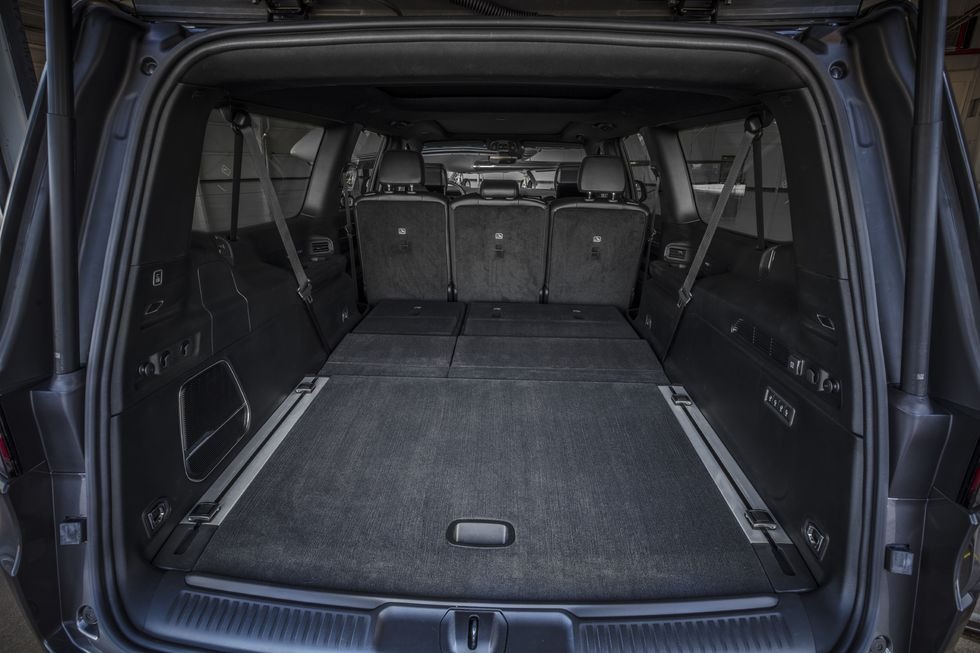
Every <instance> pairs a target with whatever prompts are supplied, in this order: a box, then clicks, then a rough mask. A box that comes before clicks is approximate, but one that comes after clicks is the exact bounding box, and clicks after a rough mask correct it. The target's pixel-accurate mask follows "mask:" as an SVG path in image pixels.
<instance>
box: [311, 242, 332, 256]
mask: <svg viewBox="0 0 980 653" xmlns="http://www.w3.org/2000/svg"><path fill="white" fill-rule="evenodd" d="M333 252H334V249H333V240H331V239H330V238H311V239H310V256H327V255H329V254H333Z"/></svg>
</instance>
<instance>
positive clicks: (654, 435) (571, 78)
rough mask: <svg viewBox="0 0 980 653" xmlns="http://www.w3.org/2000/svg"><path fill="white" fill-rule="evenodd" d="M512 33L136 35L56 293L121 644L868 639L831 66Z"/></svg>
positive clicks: (856, 300) (804, 46) (860, 338)
mask: <svg viewBox="0 0 980 653" xmlns="http://www.w3.org/2000/svg"><path fill="white" fill-rule="evenodd" d="M88 11H89V14H88V15H87V17H86V18H85V20H87V21H89V22H88V23H86V24H88V25H91V26H92V27H91V28H90V29H95V28H96V27H97V26H100V25H101V26H103V27H104V28H105V29H109V28H108V27H105V26H106V25H114V26H115V27H113V29H117V28H118V29H129V27H125V25H128V23H125V19H124V18H120V17H119V16H118V15H116V14H115V13H113V12H111V11H109V10H107V9H105V8H102V9H99V8H93V9H90V10H88ZM523 25H524V23H517V22H508V21H506V20H504V21H487V20H474V21H471V22H470V23H468V24H467V23H459V22H456V23H453V22H445V23H443V22H440V21H438V20H435V21H425V20H421V19H420V20H408V19H406V20H405V21H403V22H399V23H391V22H384V21H372V20H362V21H343V20H340V21H328V22H326V23H322V24H313V23H308V24H296V25H286V24H278V23H277V24H271V23H270V24H268V25H253V26H247V27H227V28H220V29H214V30H204V31H201V32H200V33H198V32H195V31H194V29H192V28H187V29H184V30H183V31H177V30H174V31H173V32H172V33H171V31H168V30H170V29H171V27H168V26H167V25H166V24H165V23H160V24H156V25H155V24H152V23H146V24H141V27H140V28H139V29H141V30H146V35H145V36H144V37H143V40H141V41H140V43H141V45H140V48H143V49H142V50H139V52H140V53H141V54H140V56H141V57H144V56H145V57H155V58H156V59H158V60H159V61H160V62H161V63H160V66H159V67H157V68H152V69H149V70H144V71H143V72H142V73H139V74H140V75H142V77H139V78H136V77H134V78H133V79H132V80H130V81H128V82H127V85H125V86H124V88H123V89H122V90H121V92H120V98H130V100H131V102H132V103H131V104H129V105H128V106H129V109H125V108H119V111H120V112H121V114H125V115H121V114H120V115H118V116H115V115H114V116H113V117H111V120H108V122H107V123H106V125H107V127H106V129H109V130H117V131H118V132H119V133H123V132H126V133H127V134H129V136H127V138H129V139H131V140H130V142H131V143H132V146H131V148H130V149H129V150H127V155H126V156H127V157H130V158H128V159H125V161H126V162H127V163H126V164H125V165H123V161H124V160H123V159H118V160H117V159H113V158H111V157H110V154H106V155H105V156H106V157H107V159H106V162H105V165H106V166H109V167H111V166H113V165H116V168H113V169H114V170H116V172H117V173H118V174H115V175H105V174H100V175H99V176H97V177H96V178H93V181H92V184H91V191H90V196H89V198H88V200H87V201H88V202H89V203H90V205H92V206H100V204H99V202H100V201H101V199H102V198H106V197H115V196H116V194H118V193H125V198H126V201H125V202H122V201H120V203H119V205H118V206H119V208H118V209H117V213H116V214H115V215H114V217H113V222H112V226H111V228H110V227H109V226H108V224H107V225H106V226H105V228H104V229H101V230H94V226H93V231H92V232H91V233H89V232H86V236H85V237H84V238H83V239H82V240H81V243H82V245H81V255H80V261H79V274H80V275H82V277H85V275H86V274H87V271H95V270H98V271H101V270H103V268H104V269H105V271H106V274H107V275H109V274H110V271H111V275H112V279H113V281H112V282H111V283H110V282H108V281H107V282H105V283H106V284H107V285H105V286H104V287H103V288H102V289H101V290H99V291H98V293H96V290H94V289H90V288H89V287H88V286H85V287H83V288H81V293H82V299H81V304H80V305H81V306H82V311H83V315H82V319H81V323H82V330H83V331H86V330H88V333H83V334H82V342H83V343H88V342H90V341H91V342H92V343H93V345H92V350H91V352H89V351H84V352H83V355H84V356H91V359H90V362H89V363H88V365H89V367H90V369H91V370H92V371H91V372H90V378H91V380H92V382H93V383H94V384H97V386H98V388H97V393H98V397H99V401H100V402H102V403H101V404H99V412H98V414H99V415H100V416H101V417H98V418H93V420H94V421H93V422H92V424H91V432H92V433H93V434H97V435H93V436H92V437H93V441H92V442H93V444H92V446H93V449H92V451H91V456H93V457H92V459H91V460H93V461H94V462H92V463H91V465H93V468H92V473H93V476H92V478H93V479H98V480H97V481H93V482H94V483H95V485H94V487H95V490H93V491H96V492H97V493H98V496H99V497H100V502H99V503H98V506H97V507H96V510H101V511H102V512H101V514H100V515H99V520H98V521H97V518H96V516H95V515H94V512H93V515H92V517H91V518H90V523H91V524H93V527H92V530H91V537H92V538H93V539H92V542H93V547H94V546H96V544H95V543H97V546H98V549H97V550H98V551H99V554H98V555H100V556H101V557H100V558H99V560H100V565H101V566H100V567H99V569H100V573H102V574H104V576H105V579H106V587H107V588H108V589H107V590H106V592H105V595H104V597H103V598H101V599H100V601H101V600H103V599H104V605H105V606H111V611H112V614H113V617H112V619H113V620H114V621H112V623H115V624H117V626H114V628H115V627H118V629H119V630H118V631H112V632H119V633H122V635H119V636H120V637H122V636H125V638H126V639H127V640H128V641H131V642H137V643H138V644H139V647H140V648H145V649H157V648H159V649H166V648H167V647H170V646H174V645H178V644H179V645H185V646H194V647H200V648H205V649H217V650H255V651H313V650H372V651H396V650H397V651H402V650H420V651H422V650H425V651H434V650H442V651H464V650H476V651H484V652H488V653H489V652H496V651H503V650H505V649H506V650H507V651H518V650H544V648H542V647H543V646H545V645H544V644H543V643H544V642H547V646H549V647H551V649H549V650H568V651H571V650H576V651H640V650H651V651H652V650H656V651H687V650H695V648H696V647H695V648H692V647H694V644H693V642H699V643H700V644H699V646H703V649H701V648H698V649H697V650H713V651H741V650H752V651H816V650H828V649H830V648H831V647H833V646H836V645H837V644H838V643H839V642H841V641H845V640H847V641H849V640H848V638H850V637H853V636H855V632H857V629H858V624H857V623H856V622H855V621H854V620H855V619H856V618H857V617H856V615H862V614H863V610H864V605H865V604H864V603H861V601H863V600H865V597H864V595H863V594H862V593H861V592H862V591H863V590H862V588H864V587H866V586H867V583H866V580H867V579H866V577H865V576H864V574H869V573H872V571H874V573H877V571H876V570H877V568H878V566H875V567H874V570H872V571H869V569H870V567H869V565H868V560H867V556H868V555H869V553H868V551H869V545H868V544H867V542H866V541H865V539H864V538H866V537H867V532H866V528H867V527H869V524H872V523H876V522H874V520H875V519H877V517H876V516H874V515H871V514H869V513H868V508H867V506H868V501H870V497H871V495H872V493H873V490H874V487H875V485H874V483H875V482H876V481H873V477H872V476H871V475H870V474H871V473H872V471H873V469H877V468H876V467H874V466H873V465H876V464H877V463H875V462H874V461H873V460H871V459H870V458H869V451H868V448H867V447H868V442H869V440H868V437H867V436H868V431H869V428H871V425H872V424H873V423H874V422H873V419H872V413H873V409H872V407H870V404H869V402H870V400H869V399H868V397H869V396H870V395H869V393H871V392H872V390H873V389H875V388H877V384H878V377H877V376H876V373H874V372H873V371H871V368H870V367H869V366H870V365H871V362H872V358H871V354H869V353H868V352H869V351H870V350H869V349H868V344H867V341H866V339H867V332H866V331H865V325H864V320H865V315H866V313H865V312H864V304H863V302H865V300H866V298H865V297H864V296H863V295H862V294H861V290H860V287H859V286H858V285H857V280H858V279H863V277H862V276H861V275H862V274H863V273H862V272H861V271H860V269H859V267H858V266H857V261H859V260H860V259H859V258H858V257H857V256H856V249H855V248H856V247H857V245H856V244H855V243H856V242H857V241H856V236H855V231H854V225H853V221H852V211H853V210H854V206H853V205H852V199H853V198H852V197H851V195H850V194H849V192H848V190H847V186H846V185H845V184H843V177H842V176H841V174H842V173H841V170H843V168H844V160H845V158H844V155H843V154H842V149H841V143H840V142H839V140H838V139H837V138H836V137H835V136H834V132H833V131H832V130H831V128H830V126H831V125H834V124H836V121H837V120H839V119H840V111H841V109H840V107H839V106H837V104H835V103H834V102H832V101H830V100H828V94H827V91H826V88H825V87H824V86H823V85H824V84H826V83H827V82H826V75H824V72H823V63H820V64H818V63H815V62H818V60H819V61H822V60H820V59H819V57H821V56H823V55H824V53H825V52H826V47H825V45H826V44H823V45H821V44H822V43H823V42H820V43H815V42H814V39H816V37H814V39H810V40H807V39H805V38H803V36H801V35H795V36H794V35H790V36H787V35H785V34H777V33H767V32H761V31H754V30H749V29H735V28H722V27H717V28H714V27H712V28H708V29H705V28H704V27H700V26H684V25H665V26H657V27H650V26H642V25H631V24H629V23H620V22H609V23H604V22H602V21H599V22H597V23H596V24H594V25H586V24H583V23H581V22H577V21H571V20H570V21H557V20H556V21H550V22H549V21H543V22H540V23H535V25H536V27H535V29H533V30H532V29H530V28H527V29H526V28H525V27H524V26H523ZM133 29H136V28H133ZM828 34H830V32H829V31H828ZM833 38H834V37H833V36H827V39H828V42H830V41H832V40H833ZM692 43H695V44H696V47H693V46H692V45H691V44H692ZM112 47H113V46H112V45H111V44H110V45H106V48H107V51H106V52H105V53H104V55H105V56H109V55H110V54H111V53H112ZM822 47H823V50H821V48H822ZM134 51H135V50H134ZM91 56H93V57H97V56H102V55H100V54H99V53H94V52H93V53H91ZM828 56H829V55H828ZM156 59H155V60H154V61H156ZM529 62H537V64H540V65H530V64H529ZM83 63H84V62H83ZM818 74H819V75H821V76H822V77H819V79H818V77H817V75H818ZM78 79H79V80H83V79H84V78H83V77H82V76H80V75H79V76H78ZM147 79H149V80H150V81H147ZM79 83H82V82H79ZM126 111H129V112H131V113H126ZM128 130H132V133H130V132H129V131H128ZM113 133H116V132H113ZM107 152H108V150H107ZM130 164H131V165H130ZM121 189H122V190H121ZM719 198H721V201H719ZM94 224H95V223H92V225H94ZM86 228H88V227H86ZM862 233H863V232H862ZM862 237H863V236H862ZM861 242H863V241H861ZM702 243H704V247H703V248H702ZM709 245H710V246H709ZM107 248H108V249H107ZM701 250H703V251H701ZM702 257H703V258H702ZM692 270H693V272H691V271H692ZM93 274H94V272H93ZM691 283H693V285H690V284H691ZM86 293H88V294H89V296H85V295H86ZM96 306H98V309H96V308H95V307H96ZM87 347H88V345H87V344H85V345H84V346H83V349H85V348H87ZM93 392H96V391H95V390H93ZM875 392H877V391H876V390H875ZM875 396H879V395H875ZM874 410H877V409H874ZM96 524H97V526H96ZM879 566H880V565H879ZM100 605H102V604H100ZM108 609H109V608H106V610H108ZM105 619H108V617H105ZM104 623H105V622H103V624H104ZM103 627H104V628H106V629H108V628H109V626H106V625H103Z"/></svg>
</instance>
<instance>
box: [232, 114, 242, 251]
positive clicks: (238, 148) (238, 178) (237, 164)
mask: <svg viewBox="0 0 980 653" xmlns="http://www.w3.org/2000/svg"><path fill="white" fill-rule="evenodd" d="M232 129H234V131H235V153H234V158H233V159H232V163H231V168H232V170H231V222H230V224H229V227H228V240H230V241H232V242H234V241H236V240H238V209H239V206H240V205H241V200H242V142H243V140H244V137H243V136H242V130H241V129H239V128H238V127H237V126H236V125H234V124H233V125H232Z"/></svg>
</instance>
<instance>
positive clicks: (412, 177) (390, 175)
mask: <svg viewBox="0 0 980 653" xmlns="http://www.w3.org/2000/svg"><path fill="white" fill-rule="evenodd" d="M424 170H425V167H424V164H423V163H422V155H421V154H419V153H418V152H412V151H411V150H388V151H387V152H385V153H384V156H382V157H381V166H380V167H379V168H378V183H379V184H381V185H382V186H416V185H418V184H421V183H422V180H423V179H425V174H424Z"/></svg>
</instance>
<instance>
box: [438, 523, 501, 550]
mask: <svg viewBox="0 0 980 653" xmlns="http://www.w3.org/2000/svg"><path fill="white" fill-rule="evenodd" d="M446 539H448V540H449V543H450V544H455V545H456V546H477V547H488V548H495V547H502V546H510V545H511V544H513V543H514V527H513V526H512V525H510V524H509V523H508V522H505V521H495V520H490V519H457V520H456V521H454V522H453V523H451V524H450V525H449V530H447V531H446Z"/></svg>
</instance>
